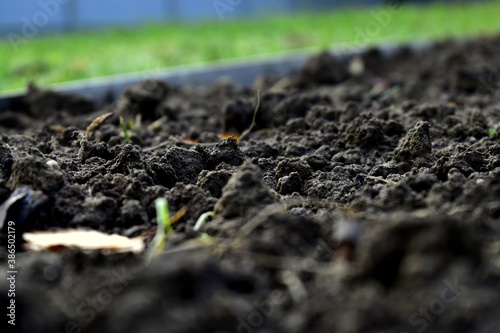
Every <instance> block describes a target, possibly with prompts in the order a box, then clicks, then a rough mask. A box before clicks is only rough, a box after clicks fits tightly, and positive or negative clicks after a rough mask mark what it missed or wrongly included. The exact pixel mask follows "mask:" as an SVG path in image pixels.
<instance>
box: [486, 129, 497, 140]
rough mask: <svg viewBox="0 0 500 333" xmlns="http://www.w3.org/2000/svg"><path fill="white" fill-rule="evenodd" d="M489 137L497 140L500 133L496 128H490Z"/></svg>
mask: <svg viewBox="0 0 500 333" xmlns="http://www.w3.org/2000/svg"><path fill="white" fill-rule="evenodd" d="M488 135H489V136H490V138H495V137H497V136H498V135H499V133H498V131H497V130H496V129H494V128H490V129H489V130H488Z"/></svg>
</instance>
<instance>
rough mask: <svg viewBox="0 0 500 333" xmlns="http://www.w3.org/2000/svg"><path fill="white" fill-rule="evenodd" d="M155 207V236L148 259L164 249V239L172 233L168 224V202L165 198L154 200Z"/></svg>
mask: <svg viewBox="0 0 500 333" xmlns="http://www.w3.org/2000/svg"><path fill="white" fill-rule="evenodd" d="M155 207H156V224H157V227H156V234H155V236H154V238H153V240H152V241H151V244H150V247H149V251H148V257H149V259H151V258H152V257H153V256H154V255H156V254H158V253H161V252H162V251H163V249H164V247H165V239H166V237H167V236H170V235H172V233H173V232H174V231H173V229H172V224H171V222H170V211H169V209H168V202H167V199H165V198H158V199H156V200H155Z"/></svg>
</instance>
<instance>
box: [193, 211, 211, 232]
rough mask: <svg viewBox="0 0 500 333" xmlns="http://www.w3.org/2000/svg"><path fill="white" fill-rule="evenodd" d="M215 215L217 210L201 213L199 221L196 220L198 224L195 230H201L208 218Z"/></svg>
mask: <svg viewBox="0 0 500 333" xmlns="http://www.w3.org/2000/svg"><path fill="white" fill-rule="evenodd" d="M214 215H215V212H213V211H212V212H206V213H203V214H201V215H200V217H199V218H198V221H196V224H195V225H194V228H193V230H194V231H198V230H200V229H201V227H203V225H204V224H205V222H207V219H208V218H209V217H214Z"/></svg>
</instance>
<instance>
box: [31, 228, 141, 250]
mask: <svg viewBox="0 0 500 333" xmlns="http://www.w3.org/2000/svg"><path fill="white" fill-rule="evenodd" d="M23 237H24V240H25V241H26V244H25V248H26V249H27V250H30V251H54V250H60V249H64V248H79V249H82V250H107V251H110V252H134V253H140V252H142V251H144V242H143V240H142V238H139V237H136V238H128V237H125V236H121V235H117V234H112V235H110V234H105V233H102V232H100V231H96V230H83V229H66V230H57V231H36V232H27V233H25V234H24V235H23Z"/></svg>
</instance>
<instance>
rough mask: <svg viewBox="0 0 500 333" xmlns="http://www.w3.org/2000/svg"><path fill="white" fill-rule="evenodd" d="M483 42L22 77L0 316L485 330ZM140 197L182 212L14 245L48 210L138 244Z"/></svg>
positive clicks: (55, 224)
mask: <svg viewBox="0 0 500 333" xmlns="http://www.w3.org/2000/svg"><path fill="white" fill-rule="evenodd" d="M499 55H500V38H496V37H488V38H482V39H476V40H472V41H467V42H460V43H457V42H452V41H447V42H441V43H438V44H436V45H435V46H433V47H431V48H430V49H427V50H424V51H421V52H419V53H412V52H411V51H409V49H405V48H403V49H401V50H400V51H398V52H396V53H395V54H394V55H392V56H390V57H389V58H384V57H382V56H381V54H380V52H378V51H377V50H376V49H373V50H370V51H368V52H366V53H365V54H363V55H362V56H359V57H356V58H352V59H350V61H349V66H347V65H344V64H343V62H341V61H339V60H335V59H334V58H333V57H331V56H330V55H328V54H326V53H324V54H320V55H317V56H315V57H313V58H312V59H311V60H310V61H309V62H308V63H307V64H306V65H305V66H304V68H303V69H302V70H301V71H300V72H298V73H295V74H293V75H291V76H289V77H287V78H285V79H280V80H277V79H276V78H272V77H266V78H260V79H258V80H256V81H255V83H254V85H253V86H252V87H240V86H238V85H235V84H232V83H229V82H225V81H221V82H219V83H217V84H214V85H213V86H210V87H204V88H199V87H198V88H195V87H173V86H170V85H168V83H166V82H158V81H145V82H144V83H141V84H139V85H137V86H134V87H131V88H130V89H129V90H128V91H127V92H126V93H125V94H124V95H123V96H121V97H120V99H119V101H117V102H116V103H113V104H110V105H105V106H102V105H95V104H94V103H93V102H92V101H90V100H87V99H85V98H83V97H79V96H74V95H63V94H59V93H55V92H50V91H45V90H41V89H39V88H36V87H34V86H31V87H30V88H29V90H28V92H27V94H26V96H25V98H24V102H23V103H22V104H19V105H18V106H17V107H16V109H15V110H11V111H7V112H4V113H2V114H0V128H1V138H0V164H1V169H0V202H5V201H6V200H7V199H8V198H9V197H10V198H11V199H12V198H13V196H14V195H16V194H19V193H22V194H23V195H24V197H22V198H20V199H19V200H17V201H16V200H11V201H12V205H10V207H9V208H8V210H7V211H5V209H4V213H6V214H7V216H6V217H5V219H3V218H2V221H0V223H1V222H3V220H5V223H3V229H2V234H1V239H0V255H1V258H2V266H1V277H2V278H1V283H0V285H1V290H2V291H1V293H0V299H1V305H2V308H3V309H4V310H3V312H2V313H5V311H6V310H5V309H6V307H7V306H8V305H9V304H10V303H9V302H11V299H12V298H10V297H9V296H8V289H9V287H10V285H9V281H8V280H6V277H7V276H10V275H9V274H8V273H7V271H8V270H9V268H8V267H7V253H8V251H7V240H8V238H7V237H8V236H7V233H8V226H7V225H8V222H7V221H13V222H14V223H15V236H16V241H17V245H18V246H17V253H16V262H15V268H16V270H17V271H18V273H17V275H16V281H15V305H16V310H15V314H16V317H15V323H16V325H15V327H13V326H9V327H10V329H11V330H12V331H19V332H117V333H118V332H134V333H136V332H395V333H396V332H398V333H399V332H424V331H425V332H481V333H493V332H498V328H499V327H500V139H499V135H498V131H499V130H500V90H499V88H500V85H499V84H498V82H500V78H499V77H498V75H499V73H500V57H499ZM255 110H257V112H255ZM108 112H114V113H113V115H111V116H110V117H109V118H108V119H107V120H106V121H104V122H103V123H102V124H100V126H98V127H97V128H95V129H92V130H90V131H88V132H86V128H87V126H89V124H90V123H91V122H92V121H93V120H94V119H96V118H97V117H99V116H102V115H104V114H106V113H108ZM254 115H255V126H253V128H252V131H251V132H250V133H249V134H248V135H244V136H243V137H242V138H241V139H239V140H237V139H236V138H235V137H225V138H224V137H223V134H228V133H235V134H241V133H242V132H244V131H245V130H246V129H248V128H250V127H251V124H252V118H253V117H254ZM120 117H122V118H123V119H124V121H125V123H128V124H130V120H135V121H134V128H133V130H130V131H128V135H129V136H130V140H129V141H127V140H125V139H124V133H123V131H122V129H121V128H120V121H119V119H120ZM139 118H140V121H139ZM160 197H165V198H167V199H168V203H169V205H170V211H171V213H172V214H175V213H177V212H179V211H184V215H182V214H178V216H181V217H180V218H179V219H178V221H177V222H176V223H175V224H174V225H173V229H174V233H173V235H171V236H169V238H168V239H167V241H166V245H165V248H164V250H163V252H162V253H161V254H159V255H157V256H156V257H154V258H153V259H152V260H151V261H150V262H148V261H147V260H146V259H145V256H144V255H143V254H131V253H109V252H106V251H93V252H87V251H82V250H79V249H75V248H72V249H59V251H45V252H26V251H24V250H23V249H24V247H23V244H22V243H23V242H22V239H23V233H25V232H28V231H33V230H58V229H66V228H83V229H95V230H100V231H103V232H106V233H118V234H121V235H124V236H127V237H135V236H142V237H145V238H146V241H145V242H146V243H147V244H149V241H150V240H151V238H152V236H153V235H154V232H155V227H156V213H155V205H154V202H155V199H157V198H160ZM209 211H214V212H215V215H214V217H213V218H210V219H208V220H207V222H206V223H205V224H204V225H203V226H202V227H201V228H200V229H199V230H197V231H195V230H194V226H195V223H196V221H197V220H198V218H199V217H200V215H201V214H203V213H205V212H209ZM0 213H2V212H0ZM0 216H1V214H0ZM7 320H9V317H6V316H5V315H4V316H3V318H2V325H1V326H7Z"/></svg>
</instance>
